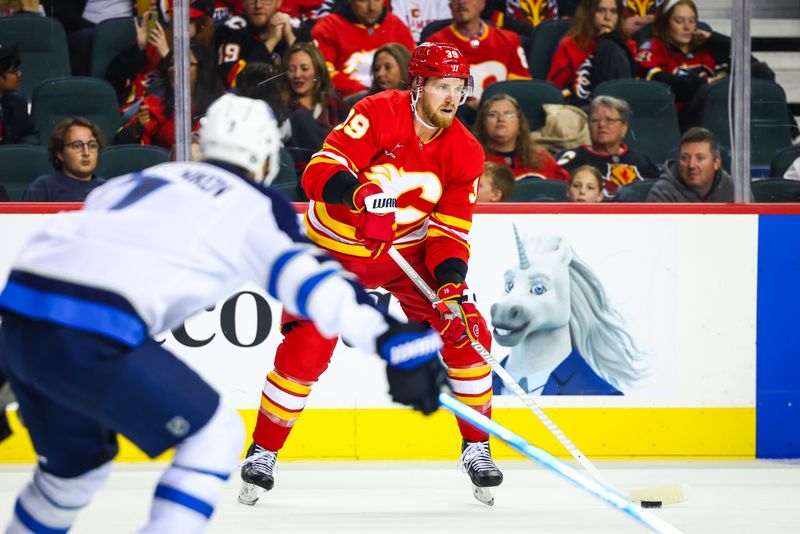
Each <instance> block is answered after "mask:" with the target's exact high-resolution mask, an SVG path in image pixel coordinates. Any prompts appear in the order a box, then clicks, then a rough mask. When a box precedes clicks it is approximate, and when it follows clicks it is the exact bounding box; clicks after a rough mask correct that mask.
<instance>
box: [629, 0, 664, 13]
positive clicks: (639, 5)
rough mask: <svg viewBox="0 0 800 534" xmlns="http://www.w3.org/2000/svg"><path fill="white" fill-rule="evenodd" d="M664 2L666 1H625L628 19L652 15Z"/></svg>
mask: <svg viewBox="0 0 800 534" xmlns="http://www.w3.org/2000/svg"><path fill="white" fill-rule="evenodd" d="M663 1H664V0H625V3H624V9H625V15H626V16H628V17H630V16H642V15H652V14H653V13H655V11H656V8H657V7H658V6H659V5H661V2H663Z"/></svg>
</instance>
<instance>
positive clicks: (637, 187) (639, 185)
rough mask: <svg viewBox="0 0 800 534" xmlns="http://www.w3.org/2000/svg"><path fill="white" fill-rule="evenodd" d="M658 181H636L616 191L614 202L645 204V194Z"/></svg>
mask: <svg viewBox="0 0 800 534" xmlns="http://www.w3.org/2000/svg"><path fill="white" fill-rule="evenodd" d="M657 182H658V180H636V181H635V182H631V183H629V184H627V185H623V186H622V187H620V188H619V189H617V195H616V196H615V197H614V202H647V194H648V193H649V192H650V189H651V188H652V187H653V186H654V185H655V184H656V183H657Z"/></svg>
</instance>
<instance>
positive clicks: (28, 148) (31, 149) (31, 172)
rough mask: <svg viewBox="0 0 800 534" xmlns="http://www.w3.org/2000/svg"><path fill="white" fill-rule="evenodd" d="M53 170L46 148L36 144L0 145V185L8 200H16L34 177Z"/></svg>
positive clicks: (20, 197) (19, 198)
mask: <svg viewBox="0 0 800 534" xmlns="http://www.w3.org/2000/svg"><path fill="white" fill-rule="evenodd" d="M51 172H53V167H52V165H50V161H49V160H48V159H47V149H46V148H44V147H41V146H36V145H2V146H0V185H2V186H3V187H4V188H5V189H6V191H7V192H8V197H9V200H11V201H12V202H18V201H19V200H21V199H22V193H24V192H25V190H26V189H28V186H29V185H30V184H31V182H33V181H34V180H35V179H36V178H38V177H39V176H41V175H43V174H50V173H51Z"/></svg>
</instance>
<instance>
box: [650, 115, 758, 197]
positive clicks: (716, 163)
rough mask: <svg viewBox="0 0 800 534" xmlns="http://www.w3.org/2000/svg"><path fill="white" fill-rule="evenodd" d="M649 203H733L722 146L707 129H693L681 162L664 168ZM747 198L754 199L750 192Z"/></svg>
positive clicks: (683, 144) (685, 141) (684, 141)
mask: <svg viewBox="0 0 800 534" xmlns="http://www.w3.org/2000/svg"><path fill="white" fill-rule="evenodd" d="M664 167H665V168H664V172H663V173H662V174H661V177H660V179H659V181H658V182H657V183H656V184H655V185H653V187H652V188H651V189H650V192H649V193H648V194H647V202H733V200H734V194H733V180H731V177H730V175H729V174H728V173H727V172H725V170H724V169H723V168H722V162H721V160H720V154H719V143H718V142H717V138H716V136H715V135H714V134H713V133H712V132H710V131H709V130H706V129H705V128H697V127H696V128H691V129H690V130H688V131H687V132H686V133H685V134H683V137H682V138H681V146H680V151H679V153H678V161H675V160H669V161H667V162H666V163H665V165H664ZM747 196H748V197H749V198H751V199H752V194H751V192H750V190H749V188H748V191H747Z"/></svg>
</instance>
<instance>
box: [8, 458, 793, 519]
mask: <svg viewBox="0 0 800 534" xmlns="http://www.w3.org/2000/svg"><path fill="white" fill-rule="evenodd" d="M498 464H499V466H500V467H501V469H502V470H503V472H504V474H505V481H504V483H503V485H502V486H501V487H500V489H498V490H497V493H496V495H495V506H494V507H493V508H489V507H487V506H485V505H482V504H480V503H479V502H478V501H476V500H474V499H473V497H472V494H471V490H470V486H469V482H468V479H467V477H466V475H464V474H462V473H460V472H459V471H458V469H457V468H456V465H455V462H452V463H451V462H284V463H279V471H278V473H277V479H276V487H275V489H274V490H273V491H271V492H269V493H267V494H264V495H263V496H262V498H261V499H260V500H259V502H258V503H257V504H256V505H255V506H252V507H249V506H244V505H241V504H239V503H237V501H236V495H237V492H238V488H239V480H238V476H236V477H232V478H231V480H230V481H229V483H228V487H227V490H226V493H225V495H224V496H223V498H222V500H221V502H220V503H219V505H218V506H217V510H216V512H215V514H214V517H213V519H212V521H211V525H210V528H209V530H208V532H209V533H242V534H244V533H251V532H252V533H256V532H258V533H271V534H280V533H306V534H311V533H314V534H317V533H319V534H327V533H342V534H356V533H363V534H373V533H374V534H377V533H381V534H422V533H431V534H433V533H459V534H467V533H481V534H485V533H502V534H515V533H522V532H526V533H530V532H537V533H553V534H558V533H576V534H577V533H608V534H611V533H615V534H618V533H627V532H648V530H646V529H645V528H644V527H642V526H640V525H639V524H638V523H636V522H634V521H633V520H632V519H631V518H630V517H629V516H627V515H625V514H622V513H620V512H619V511H617V510H616V509H614V508H612V507H610V506H609V505H607V504H606V503H604V502H602V501H600V500H598V499H597V498H596V497H594V496H592V495H589V494H587V493H585V492H584V491H582V490H581V489H579V488H577V487H575V486H573V485H572V484H571V483H569V482H567V481H566V480H564V479H563V478H561V477H560V476H559V475H557V474H555V473H553V472H551V471H549V470H546V469H545V468H543V467H539V466H537V465H535V464H533V463H532V462H530V461H525V460H519V461H500V462H498ZM597 466H598V468H599V469H600V471H601V472H602V473H603V474H604V475H605V477H606V478H607V479H608V480H609V481H610V483H612V484H614V485H616V486H617V487H619V488H620V489H621V490H623V491H628V490H631V489H637V488H644V487H651V486H657V485H664V484H682V485H683V488H684V492H685V494H686V496H687V498H688V500H687V501H686V502H684V503H682V504H679V505H674V506H669V507H666V508H662V509H660V510H654V512H655V513H656V514H657V515H658V516H660V517H661V518H662V519H664V520H666V521H668V522H670V523H672V524H673V525H675V526H676V527H678V528H680V529H681V530H683V531H685V532H687V533H698V534H701V533H702V534H712V533H720V534H722V533H725V534H732V533H743V534H744V533H748V534H750V533H755V534H775V533H800V462H772V461H661V462H652V461H630V462H621V461H608V462H603V461H598V462H597ZM162 467H163V465H162V464H128V465H126V464H119V465H117V466H115V470H114V473H113V474H112V476H111V478H110V480H109V482H108V484H107V485H106V487H105V488H104V489H103V490H101V492H100V493H98V494H97V496H96V497H95V499H94V501H93V502H92V503H91V504H90V506H89V507H88V508H87V509H86V510H85V511H84V512H83V513H82V514H81V516H80V518H79V519H78V521H77V523H76V524H75V528H74V529H73V530H72V532H75V533H79V534H80V533H86V534H89V533H92V534H94V533H97V534H100V533H102V534H116V533H125V532H132V531H134V530H135V528H136V527H138V526H141V525H142V524H143V523H144V522H145V521H146V517H147V513H148V507H149V501H150V494H151V493H152V490H153V488H154V487H155V483H156V480H157V478H158V475H159V472H160V469H161V468H162ZM30 469H31V466H0V525H5V524H6V523H7V521H8V519H9V517H10V514H11V509H12V506H13V503H14V497H15V494H16V492H17V491H18V490H19V488H20V487H21V486H22V485H23V484H24V483H25V482H26V480H27V479H28V477H29V473H30ZM176 534H179V533H176Z"/></svg>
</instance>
